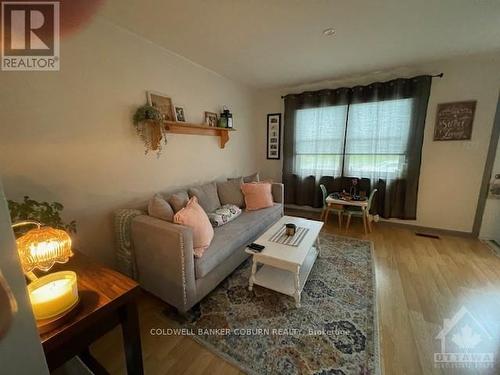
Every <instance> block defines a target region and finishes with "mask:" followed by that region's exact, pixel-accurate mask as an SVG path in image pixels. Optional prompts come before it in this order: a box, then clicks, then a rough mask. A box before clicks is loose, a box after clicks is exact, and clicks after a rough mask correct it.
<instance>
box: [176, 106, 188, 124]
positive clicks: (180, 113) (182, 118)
mask: <svg viewBox="0 0 500 375" xmlns="http://www.w3.org/2000/svg"><path fill="white" fill-rule="evenodd" d="M174 111H175V121H177V122H186V115H185V114H184V107H181V106H179V105H175V106H174Z"/></svg>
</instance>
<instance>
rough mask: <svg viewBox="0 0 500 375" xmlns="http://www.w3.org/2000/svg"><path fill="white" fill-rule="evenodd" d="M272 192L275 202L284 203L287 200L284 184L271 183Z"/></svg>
mask: <svg viewBox="0 0 500 375" xmlns="http://www.w3.org/2000/svg"><path fill="white" fill-rule="evenodd" d="M271 194H272V195H273V201H274V203H281V204H283V203H284V202H285V187H284V185H283V184H281V183H277V182H273V183H272V184H271Z"/></svg>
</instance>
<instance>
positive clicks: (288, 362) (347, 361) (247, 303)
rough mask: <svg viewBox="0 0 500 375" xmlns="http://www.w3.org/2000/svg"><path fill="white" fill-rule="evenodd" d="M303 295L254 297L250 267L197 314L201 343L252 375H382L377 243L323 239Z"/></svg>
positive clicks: (194, 327)
mask: <svg viewBox="0 0 500 375" xmlns="http://www.w3.org/2000/svg"><path fill="white" fill-rule="evenodd" d="M320 243H321V249H322V251H321V258H318V259H317V260H316V263H315V264H314V267H313V269H312V271H311V273H310V275H309V278H308V281H307V283H306V285H305V287H304V290H303V292H302V301H301V303H302V306H301V307H300V308H296V307H295V302H294V299H293V298H292V297H289V296H286V295H282V294H279V293H277V292H274V291H272V290H268V289H265V288H262V287H259V286H254V290H253V291H252V292H250V291H248V278H249V275H250V266H251V263H250V261H247V262H245V263H243V264H242V265H241V266H240V267H239V268H238V269H237V270H235V272H233V274H231V275H230V276H229V277H228V278H227V279H226V280H225V281H224V282H222V283H221V284H220V285H219V286H218V287H217V289H215V290H214V291H213V292H212V293H211V294H210V295H209V296H207V297H206V298H205V299H204V300H203V301H202V302H201V303H200V304H199V305H198V306H196V307H195V308H194V316H195V318H194V321H193V322H191V323H185V327H186V328H189V329H190V332H192V333H193V334H194V338H195V340H197V341H198V342H200V343H202V344H203V345H205V346H207V347H208V348H209V349H210V350H212V351H214V352H215V353H216V354H218V355H219V356H221V357H223V358H224V359H226V360H228V361H229V362H231V363H233V364H234V365H236V366H237V367H239V368H240V369H241V370H242V371H244V372H246V373H249V374H318V375H319V374H321V375H327V374H332V375H333V374H335V375H340V374H346V375H350V374H363V375H367V374H378V373H379V370H378V366H379V360H378V337H377V336H378V335H377V329H376V301H375V277H374V267H373V258H372V256H373V254H372V243H371V241H362V240H357V239H354V238H348V237H339V236H333V235H329V234H322V235H321V237H320Z"/></svg>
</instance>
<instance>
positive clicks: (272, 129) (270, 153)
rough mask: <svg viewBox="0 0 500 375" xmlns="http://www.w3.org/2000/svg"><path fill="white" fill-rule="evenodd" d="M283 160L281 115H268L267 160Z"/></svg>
mask: <svg viewBox="0 0 500 375" xmlns="http://www.w3.org/2000/svg"><path fill="white" fill-rule="evenodd" d="M280 158H281V113H270V114H268V115H267V159H275V160H279V159H280Z"/></svg>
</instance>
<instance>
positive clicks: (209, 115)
mask: <svg viewBox="0 0 500 375" xmlns="http://www.w3.org/2000/svg"><path fill="white" fill-rule="evenodd" d="M205 124H207V125H208V126H211V127H216V126H217V113H214V112H207V111H205Z"/></svg>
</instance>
